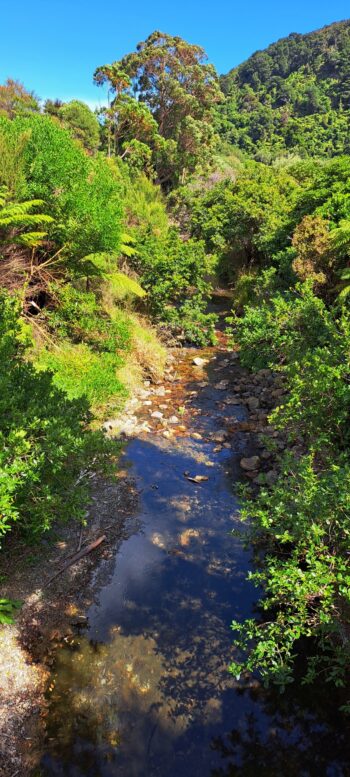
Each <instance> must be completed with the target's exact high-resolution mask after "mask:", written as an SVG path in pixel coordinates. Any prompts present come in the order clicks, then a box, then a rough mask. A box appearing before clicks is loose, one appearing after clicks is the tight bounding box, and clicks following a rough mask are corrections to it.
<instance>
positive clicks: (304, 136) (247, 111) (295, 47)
mask: <svg viewBox="0 0 350 777" xmlns="http://www.w3.org/2000/svg"><path fill="white" fill-rule="evenodd" d="M349 85H350V24H349V21H348V20H347V21H344V22H336V23H335V24H332V25H330V26H328V27H324V28H323V29H322V30H317V31H316V32H312V33H309V34H307V35H298V34H296V33H292V34H291V35H289V36H288V38H283V39H282V40H279V41H278V42H277V43H274V44H272V45H271V46H269V47H268V48H267V49H266V50H265V51H257V52H256V53H255V54H253V55H252V56H251V57H250V58H249V59H248V60H247V61H246V62H243V64H241V65H239V67H237V68H235V69H234V70H231V71H230V73H228V75H226V76H223V77H222V78H221V86H222V89H223V91H224V92H225V94H226V96H227V99H226V101H225V103H224V104H223V105H222V106H220V109H219V113H218V120H217V125H218V128H219V131H220V133H221V134H222V135H223V137H225V139H227V140H229V141H230V142H231V143H233V145H235V146H238V147H239V148H241V149H244V150H245V151H246V152H248V153H249V154H250V155H251V156H255V157H256V158H257V159H260V160H261V161H265V162H270V161H271V159H273V158H275V157H276V156H278V155H281V154H285V153H286V152H287V151H293V152H298V153H300V154H301V155H303V156H305V155H307V154H308V155H313V156H324V157H329V156H334V155H337V154H342V153H348V152H349V125H350V86H349Z"/></svg>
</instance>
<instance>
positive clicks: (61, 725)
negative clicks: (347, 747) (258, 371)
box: [43, 389, 349, 777]
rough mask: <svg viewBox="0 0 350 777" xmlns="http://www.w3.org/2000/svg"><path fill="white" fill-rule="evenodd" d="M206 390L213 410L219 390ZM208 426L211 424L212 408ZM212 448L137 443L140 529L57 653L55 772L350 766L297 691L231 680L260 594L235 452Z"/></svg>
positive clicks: (107, 776) (214, 775)
mask: <svg viewBox="0 0 350 777" xmlns="http://www.w3.org/2000/svg"><path fill="white" fill-rule="evenodd" d="M205 391H206V392H207V399H206V401H205V407H206V409H209V410H210V409H211V406H212V408H214V407H215V404H214V400H215V401H216V395H215V396H213V395H214V392H212V394H210V390H208V389H205ZM232 412H234V413H235V414H236V415H237V414H238V412H239V409H237V408H235V407H234V408H231V413H232ZM200 423H201V427H200V430H201V431H202V430H203V428H204V429H207V430H208V428H209V429H210V428H211V429H213V428H215V421H213V419H212V418H210V417H209V416H208V417H204V418H202V419H201V421H200ZM216 428H217V427H216ZM214 447H215V446H214V444H211V443H206V442H204V441H198V442H194V441H193V440H192V441H190V440H187V439H184V438H183V439H181V441H178V443H170V442H169V441H167V442H166V441H165V440H163V439H156V440H154V441H153V442H149V441H137V440H135V441H133V442H131V443H130V444H129V445H128V449H127V458H128V460H129V461H130V462H131V464H132V468H133V473H134V474H135V476H136V478H137V481H138V486H139V489H140V494H141V497H140V510H139V514H138V516H137V519H138V521H140V520H141V530H138V532H137V533H135V534H134V535H133V536H131V537H130V538H129V539H128V540H127V541H125V542H124V543H123V544H122V546H121V548H120V550H119V552H118V554H117V556H116V561H115V567H114V571H113V573H112V575H111V578H110V580H109V582H108V583H107V584H106V585H105V586H104V587H103V588H102V589H101V591H100V593H99V595H98V597H97V600H96V603H95V604H94V605H93V606H92V607H91V608H90V611H89V613H88V615H89V631H88V633H87V635H86V636H83V637H82V638H81V639H79V644H78V645H77V646H76V647H75V648H74V647H73V648H65V649H63V650H61V651H60V654H59V656H58V661H57V668H56V672H55V674H54V680H55V688H54V690H53V693H52V701H51V707H50V714H49V718H48V737H49V738H48V747H47V753H46V755H45V757H44V759H43V774H44V775H45V777H54V775H60V776H61V775H62V776H63V775H64V777H115V776H116V775H118V776H120V777H143V775H144V776H145V777H149V776H150V775H153V776H154V777H179V775H181V776H182V777H196V775H198V777H205V776H207V777H230V776H231V775H236V774H237V775H247V777H250V775H252V777H253V775H254V777H255V775H256V774H257V773H258V771H259V774H260V775H266V776H267V777H274V775H276V777H277V776H278V777H280V775H287V777H288V776H290V777H297V776H298V777H299V775H300V776H301V777H304V775H305V777H308V776H309V775H310V776H312V775H316V774H317V777H321V775H325V777H341V775H343V774H344V775H345V774H348V773H349V772H346V771H343V769H342V767H341V766H337V765H335V763H333V761H334V760H335V758H337V757H338V758H340V755H341V753H342V747H343V743H342V741H341V737H340V734H339V732H338V734H339V741H340V744H339V747H338V744H337V741H336V737H335V736H334V731H332V729H331V728H327V726H325V725H323V724H322V725H321V724H320V723H318V722H317V718H315V716H314V714H313V713H307V712H306V711H305V709H303V710H302V709H301V708H299V707H298V705H297V704H296V701H295V699H293V696H292V695H291V696H290V697H289V696H287V697H283V698H281V697H278V698H277V699H276V698H275V697H266V696H265V697H264V698H263V696H262V694H261V691H259V689H258V686H257V683H256V682H255V681H250V685H249V687H248V688H246V689H244V688H243V686H241V687H240V688H239V689H238V690H237V684H236V683H235V682H234V680H233V678H232V677H231V676H230V675H229V674H228V671H227V667H228V664H229V662H230V659H231V658H232V638H231V632H230V629H229V624H230V622H231V620H232V618H234V617H237V616H238V617H240V618H244V617H246V616H247V615H250V614H251V613H252V612H253V605H254V599H255V597H256V591H255V590H254V589H253V587H252V585H251V584H250V583H247V581H246V580H245V576H246V573H247V569H248V567H249V565H250V559H249V555H248V554H247V552H245V551H244V550H243V548H242V544H241V543H240V541H239V540H238V539H237V538H235V537H233V536H232V534H231V533H230V532H231V531H232V529H233V528H234V527H235V526H237V517H236V511H237V504H236V503H235V500H234V497H233V495H232V492H231V489H230V477H228V476H227V475H226V474H225V467H228V466H229V464H228V461H229V459H230V456H231V452H230V451H227V450H225V449H223V450H221V451H220V452H218V453H213V448H214ZM212 464H213V465H214V466H211V465H212ZM184 473H189V474H190V475H191V476H193V475H196V474H197V475H198V474H199V475H206V476H208V478H209V480H208V481H207V482H203V483H202V484H200V485H199V484H194V483H191V482H189V481H188V480H187V479H186V477H185V475H184ZM138 527H139V524H138ZM50 737H51V739H50ZM332 753H334V756H333V755H332ZM340 760H341V758H340ZM230 764H231V765H230Z"/></svg>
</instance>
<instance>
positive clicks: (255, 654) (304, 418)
mask: <svg viewBox="0 0 350 777" xmlns="http://www.w3.org/2000/svg"><path fill="white" fill-rule="evenodd" d="M235 332H236V338H237V340H238V342H239V343H240V345H241V358H242V362H243V363H244V364H246V365H247V366H250V367H253V368H258V367H266V365H269V366H272V367H274V368H279V369H280V370H282V373H283V375H284V377H285V380H286V386H287V389H288V391H287V394H286V396H285V397H283V402H282V404H280V405H279V406H278V407H277V409H276V410H275V411H274V412H273V413H272V416H271V422H272V423H273V424H274V425H275V427H277V428H280V429H282V430H284V432H285V433H286V434H287V436H288V440H289V451H287V452H285V453H284V454H283V456H282V457H281V460H280V462H279V477H278V479H277V482H276V483H275V484H274V485H273V486H271V485H270V486H267V485H265V486H264V485H262V487H261V489H260V492H259V495H258V496H257V497H256V498H252V497H251V498H248V501H247V503H246V506H245V507H244V509H243V513H242V517H243V519H247V518H248V517H249V518H250V520H251V524H250V526H251V528H250V534H251V538H252V540H253V541H256V540H257V541H258V542H259V544H261V542H262V543H263V545H264V547H265V549H266V556H265V558H264V559H263V560H262V561H261V557H260V563H259V564H258V568H257V570H256V571H255V572H254V573H252V574H251V575H250V578H251V579H252V580H253V581H254V583H255V584H256V585H257V586H259V587H260V588H262V589H263V591H264V594H263V597H262V598H261V600H260V607H261V611H262V614H263V618H262V621H261V622H259V621H258V620H248V621H245V622H243V623H237V622H234V623H233V624H232V627H233V629H234V630H235V632H236V645H238V646H239V647H240V649H241V650H243V654H244V655H245V656H246V660H245V661H243V662H241V663H239V662H235V663H233V664H232V667H231V670H232V672H233V673H234V674H239V673H240V671H241V669H242V667H245V668H247V669H249V670H250V671H252V670H254V669H258V670H259V672H260V673H261V675H262V676H263V677H264V679H265V680H266V681H267V682H268V681H269V680H270V679H272V680H273V681H274V682H276V683H277V684H279V685H280V686H281V687H282V688H283V687H284V686H285V685H286V683H289V682H291V681H292V679H293V668H294V659H295V656H296V654H297V652H298V646H299V645H300V640H301V639H302V638H303V639H304V640H305V639H307V640H309V642H310V643H311V644H310V650H309V651H308V655H309V658H308V663H307V668H306V671H305V674H304V682H313V681H314V680H315V679H317V678H318V677H319V676H322V677H323V679H324V680H326V681H328V682H332V683H335V685H337V686H340V687H341V686H343V685H344V684H345V677H346V670H347V666H348V662H349V658H350V650H349V643H348V640H347V639H346V636H345V635H346V632H347V630H348V628H349V604H350V566H349V558H348V548H349V537H350V499H349V493H350V491H349V485H350V481H349V478H350V457H349V441H350V440H349V424H348V414H349V403H350V387H349V347H350V327H349V321H348V317H347V315H346V314H345V313H343V315H342V317H341V318H340V319H339V320H337V319H336V318H335V315H334V312H333V313H332V311H330V310H327V308H326V307H325V304H324V302H322V301H321V300H320V299H319V298H318V297H316V296H315V295H314V294H313V292H312V290H311V287H310V284H305V285H304V286H300V287H297V288H296V291H295V292H293V293H289V294H284V295H281V294H277V295H275V296H272V298H271V300H270V301H269V302H265V304H264V305H261V306H260V307H248V308H246V310H245V316H244V318H243V319H241V320H240V321H238V322H237V323H236V326H235ZM315 640H316V642H315Z"/></svg>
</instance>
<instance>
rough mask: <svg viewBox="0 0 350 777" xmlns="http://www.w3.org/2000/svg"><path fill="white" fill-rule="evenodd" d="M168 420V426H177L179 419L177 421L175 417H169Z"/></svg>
mask: <svg viewBox="0 0 350 777" xmlns="http://www.w3.org/2000/svg"><path fill="white" fill-rule="evenodd" d="M168 420H169V424H178V423H179V419H178V417H177V416H176V415H171V416H170V418H169V419H168Z"/></svg>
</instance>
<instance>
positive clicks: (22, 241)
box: [14, 232, 47, 248]
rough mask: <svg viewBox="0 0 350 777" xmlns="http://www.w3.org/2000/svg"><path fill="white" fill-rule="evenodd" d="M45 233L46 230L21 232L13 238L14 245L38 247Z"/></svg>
mask: <svg viewBox="0 0 350 777" xmlns="http://www.w3.org/2000/svg"><path fill="white" fill-rule="evenodd" d="M46 235H47V232H23V234H22V235H18V236H17V237H16V238H15V240H14V242H15V243H16V245H21V246H25V247H26V248H38V246H39V245H41V243H42V241H43V240H44V238H45V237H46Z"/></svg>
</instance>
